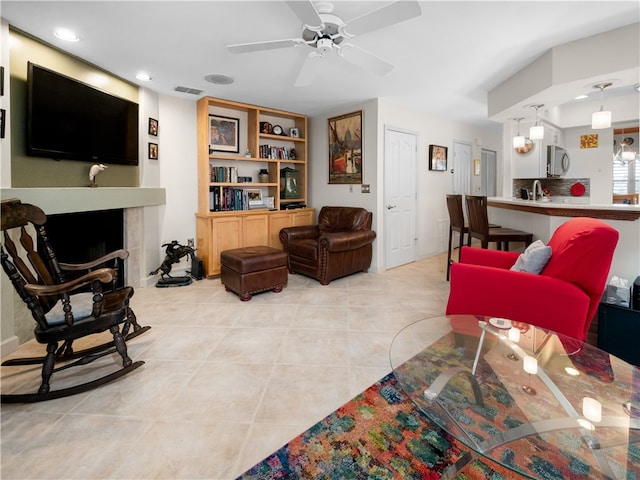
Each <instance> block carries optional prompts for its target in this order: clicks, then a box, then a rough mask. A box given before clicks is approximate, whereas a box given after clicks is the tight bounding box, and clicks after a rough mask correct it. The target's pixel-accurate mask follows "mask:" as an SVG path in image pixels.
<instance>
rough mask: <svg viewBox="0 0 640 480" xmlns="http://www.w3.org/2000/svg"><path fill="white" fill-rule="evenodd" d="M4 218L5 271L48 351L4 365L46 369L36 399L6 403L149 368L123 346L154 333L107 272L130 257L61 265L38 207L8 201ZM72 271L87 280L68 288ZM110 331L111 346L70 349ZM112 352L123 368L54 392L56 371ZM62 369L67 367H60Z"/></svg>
mask: <svg viewBox="0 0 640 480" xmlns="http://www.w3.org/2000/svg"><path fill="white" fill-rule="evenodd" d="M1 218H2V223H1V227H0V228H1V230H2V233H3V236H2V244H1V245H0V255H1V258H0V260H1V262H2V268H3V270H4V271H5V272H6V274H7V275H8V276H9V278H10V279H11V282H12V284H13V286H14V288H15V289H16V291H17V292H18V294H19V295H20V298H22V300H24V302H25V303H26V304H27V306H28V307H29V310H30V311H31V314H32V316H33V318H34V320H35V321H36V324H37V326H36V328H35V330H34V333H35V338H36V340H37V341H38V342H39V343H42V344H45V345H46V346H47V349H46V350H47V353H46V355H45V356H44V357H32V358H16V359H11V360H7V361H5V362H4V363H2V365H3V366H9V365H31V364H40V363H42V364H43V366H42V383H41V385H40V388H39V389H38V391H37V392H34V393H19V394H4V393H3V394H2V396H1V402H2V403H29V402H39V401H44V400H51V399H54V398H61V397H66V396H69V395H75V394H78V393H82V392H85V391H88V390H91V389H93V388H96V387H98V386H100V385H104V384H105V383H108V382H111V381H113V380H115V379H117V378H119V377H122V376H123V375H125V374H127V373H129V372H131V371H133V370H135V369H136V368H138V367H140V366H141V365H143V364H144V362H142V361H138V362H133V361H132V360H131V358H129V356H128V354H127V346H126V340H129V339H131V338H133V337H135V336H137V335H139V334H141V333H143V332H145V331H147V330H148V329H149V328H151V327H148V326H147V327H141V326H140V325H139V324H138V322H137V320H136V316H135V314H134V313H133V310H132V309H131V308H130V307H129V300H130V299H131V297H132V296H133V288H132V287H124V288H116V286H115V280H116V278H117V272H116V270H114V269H113V268H106V267H104V265H105V264H108V262H111V261H114V262H117V261H122V260H124V259H126V258H127V257H128V256H129V253H128V252H127V251H126V250H117V251H115V252H112V253H109V254H107V255H105V256H103V257H101V258H99V259H96V260H95V261H92V262H89V263H85V264H66V263H59V262H58V260H57V258H56V255H55V253H54V251H53V248H52V246H51V244H50V242H49V239H48V237H47V233H46V231H45V223H46V220H47V217H46V215H45V213H44V212H43V211H42V210H41V209H40V208H38V207H36V206H34V205H29V204H23V203H21V202H20V200H17V199H11V200H5V201H2V203H1ZM99 266H102V267H101V268H98V267H99ZM71 271H75V273H76V274H78V273H82V271H86V272H87V273H84V274H81V275H80V276H79V277H77V278H74V279H72V280H68V281H65V272H66V273H67V274H68V273H69V272H71ZM89 288H90V290H91V291H88V290H89ZM107 330H109V331H110V332H111V334H112V336H113V341H110V342H107V343H103V344H101V345H98V346H94V347H91V348H87V349H84V350H79V351H77V352H75V351H74V350H73V342H74V341H75V340H78V339H81V338H84V337H87V336H89V335H94V334H99V333H102V332H105V331H107ZM114 352H117V353H118V354H119V355H120V357H121V358H122V368H120V369H118V370H116V371H115V372H113V373H110V374H107V375H105V376H102V377H99V378H97V379H94V380H90V381H87V382H85V383H81V384H78V385H73V386H70V387H67V388H62V389H59V390H52V389H51V386H50V382H51V378H52V375H53V374H54V373H55V372H58V371H60V370H65V369H67V368H70V367H75V366H82V365H86V364H89V363H91V362H93V361H94V360H97V359H98V358H101V357H104V356H106V355H111V354H112V353H114ZM57 363H60V364H62V363H64V364H62V365H61V366H58V367H57V368H56V364H57Z"/></svg>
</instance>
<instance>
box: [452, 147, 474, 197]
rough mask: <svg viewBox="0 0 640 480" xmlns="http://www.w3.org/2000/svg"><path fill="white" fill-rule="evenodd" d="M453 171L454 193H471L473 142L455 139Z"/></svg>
mask: <svg viewBox="0 0 640 480" xmlns="http://www.w3.org/2000/svg"><path fill="white" fill-rule="evenodd" d="M451 173H453V193H455V194H458V195H459V194H462V195H468V194H470V193H471V144H469V143H464V142H460V141H458V140H454V141H453V156H452V165H451Z"/></svg>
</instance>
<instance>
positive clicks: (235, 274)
mask: <svg viewBox="0 0 640 480" xmlns="http://www.w3.org/2000/svg"><path fill="white" fill-rule="evenodd" d="M220 264H221V270H220V281H221V282H222V284H223V285H224V286H225V289H226V290H227V291H228V292H234V293H235V294H237V295H239V296H240V300H242V301H243V302H246V301H248V300H251V295H253V294H254V293H258V292H265V291H267V290H273V291H274V292H281V291H282V289H283V288H284V286H285V285H286V284H287V254H286V252H284V251H282V250H278V249H277V248H271V247H264V246H255V247H244V248H235V249H233V250H224V251H223V252H220Z"/></svg>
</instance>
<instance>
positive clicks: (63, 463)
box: [0, 255, 449, 479]
mask: <svg viewBox="0 0 640 480" xmlns="http://www.w3.org/2000/svg"><path fill="white" fill-rule="evenodd" d="M445 266H446V257H445V256H443V255H439V256H436V257H432V258H428V259H425V260H422V261H419V262H415V263H412V264H409V265H405V266H402V267H399V268H396V269H393V270H389V271H386V272H383V273H380V274H375V273H368V274H364V273H361V274H357V275H352V276H349V277H347V278H343V279H339V280H336V281H334V282H332V283H331V284H330V285H328V286H322V285H320V284H319V283H318V282H316V281H315V280H312V279H308V278H306V277H303V276H300V275H290V276H289V284H288V286H287V287H286V288H285V289H284V290H283V291H282V292H281V293H273V292H268V293H263V294H259V295H256V296H254V297H253V299H252V300H251V301H250V302H240V301H239V299H238V297H237V296H235V295H234V294H232V293H229V292H226V291H225V289H224V287H223V286H222V285H221V284H220V281H219V280H217V279H212V280H201V281H198V282H194V283H193V284H192V285H190V286H188V287H179V288H170V289H158V288H154V287H151V288H138V289H137V290H136V293H135V296H134V298H133V300H132V307H133V308H134V310H135V312H136V314H137V317H138V320H139V322H140V324H142V325H151V326H152V329H151V330H150V331H149V332H147V333H145V334H144V335H142V336H140V337H137V338H135V339H133V340H132V341H130V342H129V353H130V356H131V357H132V358H133V359H134V360H144V361H145V364H144V365H143V366H142V367H141V368H139V369H137V370H136V371H134V372H133V373H130V374H129V375H127V376H125V377H123V378H122V379H120V380H117V381H115V382H113V383H111V384H108V385H105V386H103V387H101V388H98V389H96V390H93V391H91V392H87V393H84V394H81V395H76V396H73V397H67V398H63V399H58V400H53V401H49V402H42V403H37V404H29V405H3V406H2V409H1V416H2V424H1V428H2V430H1V433H0V435H1V441H2V447H1V453H2V464H1V470H0V477H1V478H3V479H35V478H37V479H45V478H55V479H63V478H64V479H74V478H78V479H106V478H109V479H151V478H173V479H192V478H194V479H195V478H208V479H232V478H235V477H236V476H238V475H240V474H241V473H243V472H244V471H246V470H247V469H248V468H250V467H251V466H253V465H254V464H256V463H257V462H259V461H260V460H262V459H263V458H264V457H266V456H267V455H269V454H270V453H272V452H273V451H275V450H277V449H278V448H279V447H281V446H282V445H283V444H285V443H286V442H287V441H289V440H290V439H291V438H293V437H294V436H296V435H298V434H299V433H301V432H303V431H304V430H306V429H307V428H309V427H310V426H311V425H313V424H314V423H315V422H317V421H319V420H321V419H322V418H324V417H325V416H326V415H327V414H329V413H331V412H332V411H334V410H335V409H337V408H338V407H339V406H340V405H342V404H343V403H345V402H347V401H348V400H350V399H351V398H352V397H354V396H355V395H357V394H358V393H360V392H361V391H362V390H364V389H366V388H367V387H368V386H369V385H371V384H372V383H374V382H375V381H377V380H378V379H379V378H381V377H382V376H384V375H385V374H387V373H388V372H389V371H390V365H389V357H388V352H389V346H390V343H391V340H392V339H393V337H394V335H395V333H397V332H398V331H399V330H400V329H401V328H403V327H404V326H406V325H408V324H409V323H412V322H414V321H416V320H419V319H423V318H428V317H437V316H440V315H443V313H444V309H445V305H446V300H447V296H448V292H449V284H448V282H446V281H445ZM433 327H434V328H433V340H435V339H437V338H439V337H440V336H442V335H443V334H444V333H445V332H446V331H448V326H447V324H446V322H444V321H442V320H434V324H433ZM41 350H42V346H40V345H38V344H36V343H35V342H33V341H32V342H28V343H27V344H25V345H23V346H22V347H21V348H20V350H19V352H16V353H14V354H12V355H11V356H17V355H21V356H25V355H32V354H34V353H35V354H40V352H41ZM113 358H115V357H113ZM113 358H112V357H107V358H105V359H102V360H100V361H98V362H95V364H96V365H95V366H87V367H83V368H85V369H88V371H91V370H95V369H98V368H100V367H101V365H100V362H102V363H103V365H102V366H103V367H104V368H109V367H111V368H113V363H112V361H113ZM71 370H76V372H73V375H76V376H77V375H78V372H77V370H78V369H71ZM1 373H2V389H3V392H7V393H9V392H11V391H14V390H15V389H16V388H18V387H23V389H24V385H25V383H28V384H29V385H32V387H31V388H35V385H37V382H38V380H39V378H38V376H39V367H2V371H1ZM64 377H65V374H64V373H61V374H58V375H57V376H56V377H54V378H57V379H58V381H59V383H58V386H59V385H61V384H63V383H64V381H65V380H66V379H65V378H64ZM25 379H28V380H25Z"/></svg>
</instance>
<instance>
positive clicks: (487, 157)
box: [480, 149, 498, 197]
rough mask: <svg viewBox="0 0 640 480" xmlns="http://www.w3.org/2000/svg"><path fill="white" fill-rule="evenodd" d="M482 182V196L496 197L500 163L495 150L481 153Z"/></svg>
mask: <svg viewBox="0 0 640 480" xmlns="http://www.w3.org/2000/svg"><path fill="white" fill-rule="evenodd" d="M480 159H481V160H480V165H481V168H480V175H481V177H480V182H481V185H482V187H481V192H482V195H486V196H487V197H495V196H496V191H497V182H498V161H497V158H496V152H494V151H493V150H484V149H483V150H482V152H480Z"/></svg>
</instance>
